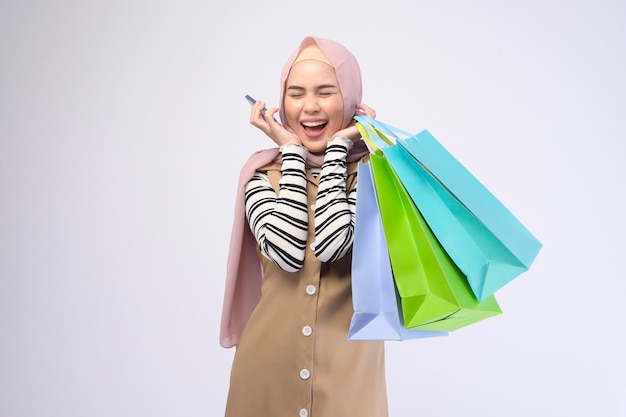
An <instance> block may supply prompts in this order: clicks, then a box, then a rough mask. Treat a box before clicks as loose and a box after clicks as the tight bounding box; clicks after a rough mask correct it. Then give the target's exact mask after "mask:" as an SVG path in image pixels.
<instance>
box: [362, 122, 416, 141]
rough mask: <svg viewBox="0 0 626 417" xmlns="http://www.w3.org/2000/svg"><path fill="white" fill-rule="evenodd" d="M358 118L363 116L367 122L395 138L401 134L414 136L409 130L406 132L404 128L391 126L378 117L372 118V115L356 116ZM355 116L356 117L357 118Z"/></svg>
mask: <svg viewBox="0 0 626 417" xmlns="http://www.w3.org/2000/svg"><path fill="white" fill-rule="evenodd" d="M356 117H358V118H361V119H362V120H364V121H366V122H367V123H369V124H370V125H371V126H372V127H373V128H374V129H376V130H378V131H380V132H383V133H384V134H385V135H387V136H391V137H393V138H394V139H396V140H397V139H400V138H399V137H398V135H401V136H405V137H408V138H410V137H413V136H414V135H413V134H411V133H409V132H405V131H404V130H401V129H398V128H397V127H394V126H391V125H389V124H387V123H383V122H381V121H379V120H376V119H372V118H371V117H367V116H356ZM356 117H355V118H356Z"/></svg>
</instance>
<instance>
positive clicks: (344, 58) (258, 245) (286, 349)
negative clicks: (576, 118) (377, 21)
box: [221, 37, 387, 417]
mask: <svg viewBox="0 0 626 417" xmlns="http://www.w3.org/2000/svg"><path fill="white" fill-rule="evenodd" d="M360 100H361V76H360V71H359V67H358V63H357V61H356V59H355V58H354V56H353V55H352V54H351V53H350V52H349V51H348V50H346V49H345V48H344V47H343V46H341V45H340V44H338V43H336V42H334V41H330V40H327V39H320V38H313V37H307V38H305V39H304V40H303V41H302V43H301V45H300V47H299V48H298V49H297V50H296V51H294V53H293V54H292V55H291V56H290V58H289V59H288V61H287V63H286V65H285V68H284V70H283V72H282V76H281V103H282V106H281V107H280V109H279V108H271V109H268V110H267V112H264V111H263V108H264V107H265V103H263V102H261V101H259V102H257V103H256V104H255V105H254V106H253V108H252V112H251V117H250V122H251V123H252V124H253V125H254V126H256V127H257V128H259V129H260V130H262V131H263V132H264V133H265V134H266V135H267V136H269V137H270V138H271V139H272V140H273V141H274V142H275V143H276V144H277V145H278V146H279V148H278V149H273V150H266V151H261V152H258V153H256V154H255V155H253V156H252V157H251V158H250V160H249V161H248V162H247V163H246V165H245V166H244V168H243V170H242V173H241V177H240V189H239V192H238V195H237V206H236V212H235V224H234V227H233V235H232V237H231V247H230V254H229V260H228V271H227V282H226V295H225V300H224V311H223V316H222V334H221V344H222V346H224V347H231V346H235V345H236V346H237V351H236V353H235V358H234V361H233V367H232V372H231V381H230V391H229V395H228V401H227V405H226V416H227V417H283V416H285V417H290V416H293V417H296V416H299V417H339V416H351V417H360V416H368V417H370V416H381V417H384V416H387V396H386V387H385V369H384V347H383V343H382V342H357V341H348V337H347V334H348V327H349V324H350V319H351V316H352V299H351V286H350V265H351V247H352V236H353V230H354V227H353V226H354V211H355V210H354V208H355V207H354V206H355V195H356V165H357V161H358V160H359V159H360V158H361V157H363V156H365V155H367V150H366V148H365V146H364V144H363V142H362V141H361V140H360V137H359V134H358V131H357V130H356V128H355V127H354V126H353V124H352V120H353V117H354V115H355V114H364V115H367V116H370V117H375V113H374V110H372V109H371V108H369V107H368V106H365V105H363V104H360ZM277 112H280V120H281V121H282V122H283V124H282V125H281V124H280V123H278V122H276V121H275V120H274V117H273V116H274V114H275V113H277ZM244 208H245V210H244ZM259 260H260V263H259ZM261 277H262V279H261Z"/></svg>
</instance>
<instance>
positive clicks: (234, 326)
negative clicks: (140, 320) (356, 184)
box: [220, 37, 368, 348]
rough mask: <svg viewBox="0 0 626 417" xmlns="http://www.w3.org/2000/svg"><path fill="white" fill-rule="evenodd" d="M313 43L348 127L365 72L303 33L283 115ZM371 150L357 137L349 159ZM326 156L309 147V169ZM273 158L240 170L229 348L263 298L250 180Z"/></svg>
mask: <svg viewBox="0 0 626 417" xmlns="http://www.w3.org/2000/svg"><path fill="white" fill-rule="evenodd" d="M311 46H317V47H318V48H319V50H320V51H321V52H322V54H323V56H324V57H326V58H327V60H328V62H330V64H331V65H332V67H333V68H334V69H335V74H336V76H337V81H338V83H339V89H340V91H341V94H342V97H343V102H344V106H343V108H344V119H343V126H344V127H347V126H348V125H349V124H350V123H351V122H352V118H353V116H354V113H355V111H356V105H357V104H358V103H360V102H361V95H362V87H361V72H360V69H359V65H358V62H357V60H356V58H355V57H354V56H353V55H352V54H351V53H350V52H349V51H348V50H347V49H346V48H345V47H344V46H342V45H340V44H339V43H337V42H335V41H332V40H328V39H321V38H316V37H306V38H304V40H303V41H302V43H301V44H300V47H299V48H298V49H296V50H295V51H294V52H293V53H292V54H291V56H290V57H289V59H288V60H287V63H286V64H285V67H284V68H283V71H282V74H281V86H280V88H281V90H280V98H281V106H280V120H281V121H285V120H286V117H285V113H284V106H283V105H282V101H283V98H284V94H285V82H286V80H287V77H288V76H289V71H290V70H291V67H292V66H293V65H294V63H295V62H296V59H297V58H298V57H299V56H300V54H301V52H302V51H303V50H307V49H308V48H311ZM322 62H324V61H322ZM283 123H284V122H283ZM367 153H368V151H367V147H366V146H365V143H364V142H363V141H358V142H356V143H355V144H354V146H353V147H352V149H351V150H350V153H349V155H348V162H354V161H358V160H359V159H360V158H361V157H362V156H364V155H365V154H367ZM323 159H324V156H323V155H314V154H312V153H310V152H309V153H308V154H307V158H306V165H307V167H308V168H311V167H321V165H322V162H323ZM272 162H279V163H280V162H281V158H280V152H279V150H278V148H271V149H264V150H260V151H257V152H255V153H254V154H252V156H250V158H249V159H248V161H247V162H246V163H245V164H244V166H243V168H242V169H241V172H240V175H239V182H238V185H237V193H236V197H235V198H236V200H235V213H234V219H233V227H232V232H231V237H230V246H229V252H228V261H227V264H226V284H225V290H224V303H223V305H222V319H221V325H220V345H221V346H222V347H225V348H229V347H233V346H235V345H237V343H238V342H239V337H240V336H241V332H242V331H243V329H244V327H245V325H246V323H247V322H248V319H249V318H250V315H251V314H252V311H253V310H254V308H255V307H256V305H257V304H258V302H259V299H260V298H261V283H262V278H263V277H262V270H261V263H260V261H259V258H258V255H257V242H256V239H255V238H254V235H253V234H252V231H251V229H250V226H249V224H248V221H247V218H246V213H245V189H246V184H247V183H248V181H250V179H251V178H252V176H253V175H254V173H255V172H256V170H257V169H259V168H261V167H263V166H265V165H268V164H270V163H272Z"/></svg>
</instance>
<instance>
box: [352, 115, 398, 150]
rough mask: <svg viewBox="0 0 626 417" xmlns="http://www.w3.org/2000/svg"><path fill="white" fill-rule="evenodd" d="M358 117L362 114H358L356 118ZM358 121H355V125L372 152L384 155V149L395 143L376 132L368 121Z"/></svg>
mask: <svg viewBox="0 0 626 417" xmlns="http://www.w3.org/2000/svg"><path fill="white" fill-rule="evenodd" d="M357 117H360V116H356V117H355V119H356V118H357ZM356 121H357V123H355V124H354V125H355V126H356V128H357V130H358V131H359V133H360V134H361V137H363V141H365V144H366V145H367V148H368V149H369V151H370V153H373V154H376V155H378V156H383V149H384V148H386V147H388V146H390V145H392V144H393V143H391V142H390V141H389V139H387V138H386V137H384V136H383V138H384V139H383V138H381V137H380V135H378V134H377V132H375V131H374V130H373V128H372V127H371V125H370V124H368V123H367V122H365V123H361V122H360V121H359V120H356Z"/></svg>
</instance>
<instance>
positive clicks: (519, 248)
mask: <svg viewBox="0 0 626 417" xmlns="http://www.w3.org/2000/svg"><path fill="white" fill-rule="evenodd" d="M355 119H356V120H357V121H358V122H359V125H360V126H359V125H357V126H358V127H359V128H360V130H361V132H362V133H363V134H364V137H366V140H369V141H370V142H371V143H372V146H373V147H375V148H377V149H380V150H381V151H382V153H383V154H384V155H385V157H387V159H388V160H389V162H390V164H391V166H392V167H393V170H394V172H396V174H397V175H398V177H399V179H400V181H401V182H402V184H403V186H404V187H405V188H406V190H407V192H408V193H409V195H410V196H411V198H412V199H413V201H414V203H415V204H416V206H417V207H418V208H419V210H420V212H421V213H422V215H423V216H424V218H425V220H426V222H427V223H428V225H429V226H430V228H431V229H432V231H433V233H434V234H435V236H436V237H437V239H438V240H439V242H440V243H441V245H442V246H443V247H444V249H445V250H446V252H447V253H448V255H449V256H450V258H451V259H452V260H453V261H454V262H455V264H456V265H457V266H458V267H459V269H460V270H461V271H463V273H465V275H466V276H467V279H468V282H469V284H470V286H471V288H472V290H473V292H474V293H475V295H476V296H477V298H478V299H479V300H481V301H482V300H485V299H486V298H487V297H489V296H490V295H492V294H493V293H494V292H495V291H496V290H498V289H500V288H501V287H503V286H504V285H506V284H507V283H508V282H510V281H511V280H512V279H514V278H515V277H517V276H518V275H519V274H521V273H523V272H525V271H526V270H528V268H529V267H530V265H531V264H532V262H533V261H534V259H535V257H536V256H537V254H538V252H539V250H540V249H541V243H540V242H539V241H538V240H537V239H536V238H535V237H534V236H533V235H532V234H531V233H530V232H529V231H528V229H526V227H524V225H522V224H521V222H520V221H519V220H518V219H517V218H516V217H515V216H514V215H513V214H512V213H511V212H510V211H509V210H508V209H507V208H506V207H504V205H503V204H502V203H501V202H500V201H499V200H498V199H497V198H496V197H495V196H493V194H492V193H491V192H489V190H487V189H486V188H485V187H484V186H483V185H482V184H481V183H480V182H479V181H478V180H477V179H476V178H475V177H474V176H473V175H472V174H471V173H470V172H469V171H468V170H467V169H466V168H465V167H463V165H461V164H460V163H459V162H458V161H457V160H456V159H455V158H454V157H453V156H452V155H451V154H450V153H449V152H448V151H447V150H446V149H445V148H444V147H443V146H442V145H441V144H440V143H439V142H438V141H437V140H436V139H435V138H434V137H433V136H432V135H431V134H430V133H429V132H428V131H426V130H424V131H422V132H420V133H418V134H417V135H411V134H409V133H406V132H403V131H401V130H399V129H397V128H395V127H392V126H390V125H387V124H384V123H382V122H380V121H377V120H375V119H371V118H367V117H364V116H357V117H355ZM398 135H401V136H404V138H400V137H399V136H398ZM389 138H393V139H395V144H394V143H393V142H392V141H391V140H390V139H389Z"/></svg>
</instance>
